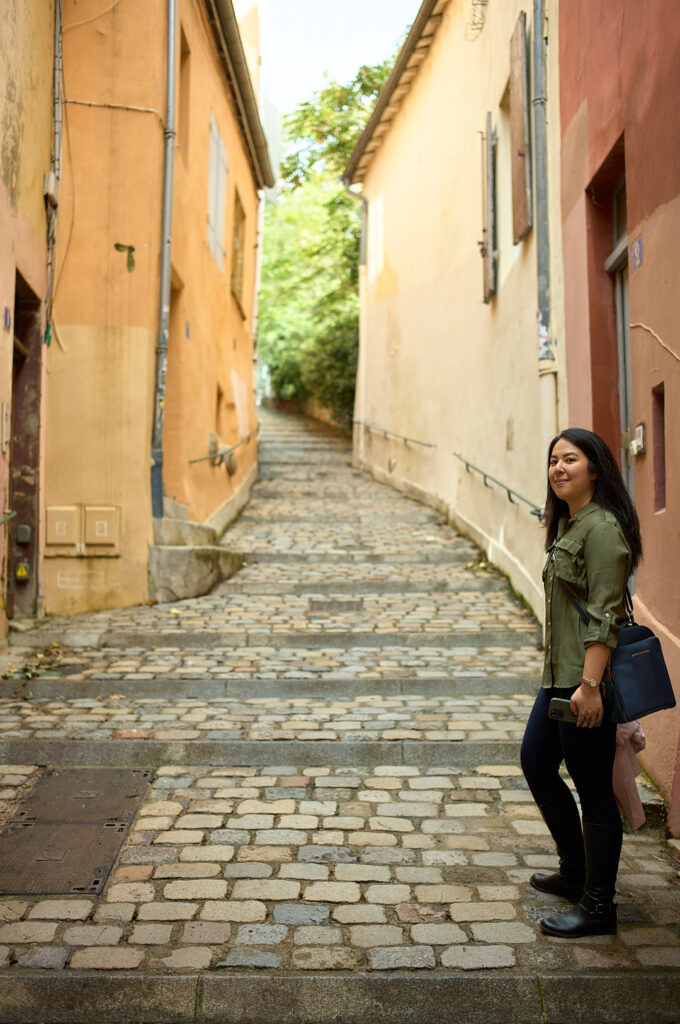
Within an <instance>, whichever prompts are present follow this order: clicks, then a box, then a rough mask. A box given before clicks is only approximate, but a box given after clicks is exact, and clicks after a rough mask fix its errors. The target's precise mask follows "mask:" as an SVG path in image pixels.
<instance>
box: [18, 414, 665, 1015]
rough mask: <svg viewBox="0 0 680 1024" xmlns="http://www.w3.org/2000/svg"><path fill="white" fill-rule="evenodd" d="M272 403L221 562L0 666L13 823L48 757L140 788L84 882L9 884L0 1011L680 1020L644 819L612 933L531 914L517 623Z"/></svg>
mask: <svg viewBox="0 0 680 1024" xmlns="http://www.w3.org/2000/svg"><path fill="white" fill-rule="evenodd" d="M262 419H263V429H262V432H261V435H260V439H261V463H260V467H261V476H262V479H261V482H260V483H259V484H258V485H257V487H256V489H255V491H254V495H253V499H252V501H251V504H250V505H249V506H248V508H247V509H246V510H245V511H244V513H243V514H242V516H241V517H240V519H239V520H238V522H237V523H236V524H235V525H234V526H233V527H232V528H231V529H230V531H229V532H228V535H227V536H226V537H225V538H224V543H225V544H228V546H229V548H230V549H232V550H240V551H242V552H243V553H244V554H245V556H246V565H245V567H244V568H243V569H242V570H241V571H240V572H239V573H238V575H237V576H235V577H234V578H232V579H231V580H229V581H227V582H225V583H224V584H221V585H220V586H219V587H218V588H216V589H215V590H214V591H213V593H212V594H210V595H207V596H205V597H201V598H195V599H191V600H186V601H180V602H177V603H175V604H171V605H157V606H154V607H148V608H134V609H127V610H122V611H116V612H106V613H97V614H92V615H87V616H81V617H78V618H76V619H70V620H62V621H56V620H51V621H49V622H47V623H45V624H43V625H39V626H37V627H36V628H34V629H33V630H31V631H30V632H25V633H21V634H19V635H18V637H17V638H16V640H17V642H16V643H13V645H12V646H11V647H10V648H9V649H6V650H5V651H3V652H2V656H1V657H0V666H2V668H4V673H5V676H6V677H7V678H5V679H4V681H3V682H2V683H1V684H0V759H1V760H2V761H3V762H4V763H3V765H2V768H1V770H2V772H3V773H4V774H3V776H2V777H0V814H2V817H3V819H4V820H7V819H9V818H10V817H11V816H12V815H13V814H14V812H15V811H16V810H17V808H18V807H19V806H20V804H21V801H22V800H23V798H24V797H25V795H26V793H27V792H29V791H30V790H31V787H32V786H33V784H34V782H35V780H36V779H37V778H38V777H40V776H41V775H43V774H44V771H45V766H46V765H52V766H54V765H61V766H64V765H101V764H109V765H125V766H144V767H147V768H151V769H153V771H154V778H153V782H152V784H151V785H150V787H149V790H148V793H147V795H146V797H145V799H144V801H143V803H142V806H141V809H140V811H139V813H138V815H137V817H136V819H135V821H134V823H133V825H132V828H131V830H130V833H129V835H128V836H127V838H126V841H125V843H124V846H123V848H122V850H121V852H120V854H119V856H118V858H117V860H116V863H115V864H114V866H113V870H112V872H111V876H110V878H109V881H108V883H107V885H106V887H105V888H104V891H103V892H102V894H101V895H98V896H84V895H82V894H81V895H78V894H64V895H61V896H51V897H45V896H44V895H39V894H35V895H23V894H17V895H14V896H10V895H6V896H4V897H0V922H4V923H0V960H3V961H4V966H2V968H0V1020H2V1021H5V1020H6V1021H17V1022H18V1021H21V1022H24V1024H25V1022H28V1021H41V1020H47V1021H49V1022H55V1024H56V1022H69V1024H75V1022H80V1021H88V1022H89V1021H97V1022H105V1021H112V1022H113V1021H115V1022H120V1021H129V1022H130V1024H132V1022H138V1021H181V1022H185V1021H187V1022H188V1021H206V1022H207V1021H214V1022H217V1021H224V1022H237V1021H238V1022H239V1024H247V1022H250V1021H252V1022H260V1021H262V1022H264V1021H267V1022H271V1024H276V1022H278V1021H284V1020H285V1021H286V1022H291V1024H297V1022H300V1024H302V1022H310V1024H311V1022H322V1021H323V1022H325V1021H328V1022H331V1021H332V1022H336V1024H345V1022H346V1024H354V1022H355V1021H363V1020H369V1019H370V1020H371V1021H373V1020H375V1019H376V1018H379V1019H380V1020H381V1021H387V1022H395V1024H397V1022H406V1021H416V1020H418V1021H420V1020H421V1019H423V1018H424V1017H427V1018H429V1019H430V1020H432V1021H434V1022H440V1021H441V1022H444V1021H450V1020H451V1019H453V1017H454V1016H457V1017H460V1019H462V1020H465V1021H476V1020H480V1021H482V1020H484V1021H485V1022H486V1021H491V1022H493V1021H499V1022H500V1021H503V1022H507V1021H518V1022H524V1021H526V1022H529V1021H542V1022H546V1024H549V1022H554V1024H558V1022H567V1021H579V1022H584V1024H598V1022H602V1024H604V1022H605V1021H614V1020H616V1021H620V1022H627V1024H634V1022H642V1021H677V1020H680V970H679V969H680V894H679V892H678V887H677V868H678V865H677V863H676V862H675V861H674V860H673V859H672V857H671V854H670V851H669V848H668V846H667V844H666V842H665V837H664V834H663V830H662V828H661V826H660V821H659V819H658V818H657V817H654V816H652V820H651V821H650V823H649V824H648V825H647V826H646V827H645V828H644V829H643V830H641V831H640V832H638V833H637V834H633V833H629V834H627V835H626V838H625V843H624V852H623V859H622V868H621V873H620V877H619V887H620V919H621V922H622V923H621V927H620V930H619V935H618V936H616V937H599V938H596V939H592V940H590V941H588V940H579V941H578V942H577V943H575V944H573V943H565V942H561V941H559V940H555V939H549V938H547V937H544V936H542V935H541V933H540V931H539V929H538V921H539V920H540V917H541V916H543V915H545V913H546V912H553V911H554V910H555V908H556V907H559V904H557V903H556V902H555V901H553V900H550V898H549V897H545V896H542V895H540V894H539V893H537V892H535V891H533V890H532V889H531V888H530V887H529V886H528V884H527V882H528V877H529V875H530V874H531V872H532V871H533V870H535V869H536V868H537V867H543V866H548V867H549V866H552V865H554V864H555V863H556V860H555V857H554V853H553V851H552V849H551V842H550V840H549V837H548V836H547V833H546V830H545V828H544V826H543V823H542V821H541V820H540V816H539V815H538V812H537V810H536V809H535V807H534V805H533V803H532V801H531V798H530V795H529V794H528V792H527V790H526V788H525V784H524V781H523V779H522V777H521V773H520V771H519V768H518V745H519V739H520V737H521V734H522V731H523V727H524V722H525V720H526V716H527V714H528V709H529V708H530V706H531V702H532V699H533V693H534V692H535V689H536V686H537V681H538V680H537V676H538V673H539V670H540V663H541V653H540V651H539V649H538V644H539V643H540V633H539V630H538V627H537V624H536V623H535V621H534V620H533V618H532V617H531V616H530V615H529V614H528V613H527V612H526V611H525V610H523V609H522V608H521V606H520V605H519V604H518V603H517V602H516V601H515V600H514V598H513V597H512V596H511V594H510V593H509V591H508V588H507V586H506V584H505V581H504V580H503V579H502V578H501V577H500V576H499V575H498V574H496V573H495V572H494V571H493V570H491V569H490V568H489V567H488V566H486V565H485V564H484V562H483V560H482V559H481V557H480V554H479V551H478V550H477V549H476V548H474V546H473V545H471V544H470V543H469V542H468V541H467V540H465V539H464V538H462V537H459V536H457V535H456V534H455V533H454V532H453V531H452V530H451V529H450V527H448V526H447V525H446V524H445V523H444V522H443V521H442V520H441V518H440V517H439V516H438V515H437V514H436V513H435V512H433V511H431V510H429V509H427V508H425V507H423V506H421V505H419V504H416V503H414V502H411V501H409V500H408V499H406V498H404V497H403V496H401V495H399V494H397V493H395V492H393V491H392V490H390V489H389V488H386V487H383V486H381V485H378V484H377V483H375V482H374V481H372V480H371V479H370V478H368V477H366V476H365V475H361V474H359V473H357V472H356V471H354V470H353V469H352V466H351V452H350V449H349V446H348V445H347V443H346V442H345V441H344V440H343V439H341V438H339V437H338V436H337V435H336V434H334V433H333V432H331V431H329V430H326V429H325V428H322V427H318V426H314V425H312V424H310V423H309V422H308V421H304V420H300V419H296V418H292V417H283V416H280V415H274V414H271V413H264V414H263V417H262ZM50 645H59V646H58V647H55V646H50ZM41 665H42V666H47V667H46V668H43V669H41V668H40V666H41ZM11 666H14V667H13V668H12V667H11ZM35 672H41V673H42V674H40V675H35V674H34V673H35ZM31 676H33V677H32V678H27V677H31Z"/></svg>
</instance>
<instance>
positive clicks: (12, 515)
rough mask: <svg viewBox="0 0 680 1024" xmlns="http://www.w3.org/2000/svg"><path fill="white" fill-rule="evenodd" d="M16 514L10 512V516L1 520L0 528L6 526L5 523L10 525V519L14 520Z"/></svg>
mask: <svg viewBox="0 0 680 1024" xmlns="http://www.w3.org/2000/svg"><path fill="white" fill-rule="evenodd" d="M16 514H17V513H16V512H10V513H9V515H6V516H5V517H4V518H3V519H0V526H4V525H5V523H8V522H9V521H10V519H14V517H15V515H16Z"/></svg>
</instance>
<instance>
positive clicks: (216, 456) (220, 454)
mask: <svg viewBox="0 0 680 1024" xmlns="http://www.w3.org/2000/svg"><path fill="white" fill-rule="evenodd" d="M259 433H260V424H259V423H258V425H257V426H256V427H254V428H253V430H251V431H250V433H249V434H246V436H245V437H242V438H241V440H240V441H237V442H236V444H233V445H232V446H231V448H220V449H219V451H216V452H213V454H212V455H201V457H200V459H189V464H190V465H193V463H194V462H207V461H208V460H209V459H212V460H213V462H214V464H215V465H216V466H219V465H220V464H221V463H222V462H224V460H225V459H226V457H227V455H231V453H232V452H235V451H236V449H237V448H240V447H241V445H242V444H248V441H250V439H251V437H252V436H253V434H259Z"/></svg>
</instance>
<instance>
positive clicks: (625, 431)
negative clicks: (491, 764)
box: [604, 178, 635, 500]
mask: <svg viewBox="0 0 680 1024" xmlns="http://www.w3.org/2000/svg"><path fill="white" fill-rule="evenodd" d="M612 228H613V231H612V234H613V239H612V241H613V249H612V251H611V253H610V255H609V256H608V257H607V259H606V260H605V265H604V268H605V270H606V271H607V273H608V274H610V275H611V278H612V281H613V284H614V299H615V304H616V341H617V354H618V367H619V387H618V395H619V424H620V433H621V437H620V442H619V444H620V457H621V475H622V476H623V479H624V482H625V484H626V487H627V488H628V491H629V492H630V495H631V497H632V498H633V500H635V466H634V460H633V457H632V455H631V451H630V442H631V441H632V438H633V377H632V369H631V351H630V296H629V289H628V216H627V212H626V180H625V178H622V179H621V181H620V182H619V183H618V185H617V186H616V188H615V189H614V191H613V194H612Z"/></svg>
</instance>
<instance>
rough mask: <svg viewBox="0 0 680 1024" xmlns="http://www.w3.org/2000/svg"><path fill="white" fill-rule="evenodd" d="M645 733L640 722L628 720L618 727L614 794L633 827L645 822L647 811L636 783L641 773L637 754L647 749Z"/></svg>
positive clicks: (638, 826)
mask: <svg viewBox="0 0 680 1024" xmlns="http://www.w3.org/2000/svg"><path fill="white" fill-rule="evenodd" d="M645 745H646V740H645V734H644V732H643V731H642V726H641V725H640V723H639V722H626V723H625V724H624V725H618V726H617V727H616V756H615V758H614V771H613V774H612V782H613V783H614V796H615V797H616V803H617V804H618V807H619V810H620V811H621V813H622V814H625V816H626V817H627V818H628V820H629V821H630V823H631V825H632V826H633V828H640V825H643V824H644V822H645V812H644V811H643V809H642V801H641V800H640V794H639V793H638V789H637V786H636V784H635V777H636V775H639V774H640V765H639V764H638V762H637V757H636V756H635V755H636V754H639V753H640V751H641V750H644V749H645Z"/></svg>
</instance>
